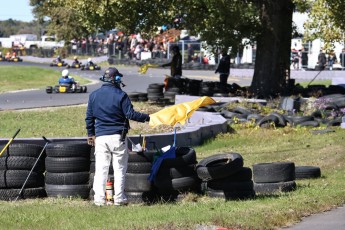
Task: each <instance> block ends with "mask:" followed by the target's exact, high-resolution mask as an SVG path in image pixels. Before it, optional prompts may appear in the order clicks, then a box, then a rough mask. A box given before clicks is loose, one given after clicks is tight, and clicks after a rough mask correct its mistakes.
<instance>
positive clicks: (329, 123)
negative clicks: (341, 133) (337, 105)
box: [327, 117, 342, 127]
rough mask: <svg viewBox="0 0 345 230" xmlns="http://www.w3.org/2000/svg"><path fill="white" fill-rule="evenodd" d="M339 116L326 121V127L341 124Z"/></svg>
mask: <svg viewBox="0 0 345 230" xmlns="http://www.w3.org/2000/svg"><path fill="white" fill-rule="evenodd" d="M341 119H342V118H341V117H337V118H335V119H333V120H331V121H329V122H328V123H327V127H333V126H340V125H341V123H342V122H341Z"/></svg>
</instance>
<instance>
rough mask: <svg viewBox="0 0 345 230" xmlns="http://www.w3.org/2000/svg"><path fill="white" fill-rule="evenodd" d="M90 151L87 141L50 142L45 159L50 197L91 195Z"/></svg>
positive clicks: (46, 182)
mask: <svg viewBox="0 0 345 230" xmlns="http://www.w3.org/2000/svg"><path fill="white" fill-rule="evenodd" d="M90 151H91V147H90V146H89V145H88V144H87V143H86V141H85V142H79V141H68V142H57V143H50V144H48V146H47V149H46V153H47V157H46V159H45V163H46V177H45V189H46V192H47V195H48V197H79V198H83V199H87V198H88V197H89V193H90V186H89V177H90Z"/></svg>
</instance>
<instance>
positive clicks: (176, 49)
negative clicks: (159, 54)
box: [172, 46, 180, 52]
mask: <svg viewBox="0 0 345 230" xmlns="http://www.w3.org/2000/svg"><path fill="white" fill-rule="evenodd" d="M172 50H173V51H175V52H179V51H180V48H178V46H174V47H173V48H172Z"/></svg>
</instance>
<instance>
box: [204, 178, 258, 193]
mask: <svg viewBox="0 0 345 230" xmlns="http://www.w3.org/2000/svg"><path fill="white" fill-rule="evenodd" d="M204 183H206V187H207V188H208V189H213V190H223V191H248V190H253V189H254V183H253V181H241V182H229V181H224V180H210V181H208V182H204Z"/></svg>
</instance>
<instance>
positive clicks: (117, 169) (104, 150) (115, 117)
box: [85, 68, 150, 206]
mask: <svg viewBox="0 0 345 230" xmlns="http://www.w3.org/2000/svg"><path fill="white" fill-rule="evenodd" d="M122 77H123V75H122V74H121V73H119V71H118V70H117V69H116V68H109V69H108V70H106V71H105V74H104V75H103V76H102V77H101V79H100V80H102V81H103V82H104V84H103V85H102V87H101V88H100V89H98V90H96V91H94V92H93V93H91V95H90V97H89V102H88V106H87V111H86V119H85V121H86V129H87V134H88V139H87V141H88V144H89V145H92V146H93V145H95V159H96V170H95V177H94V183H93V190H94V192H95V195H94V203H95V205H97V206H103V205H104V204H105V185H106V181H107V177H108V173H109V165H110V162H111V158H113V169H114V204H115V205H125V204H127V198H126V195H125V193H124V186H125V174H126V171H127V164H128V153H127V145H126V143H125V137H126V134H127V132H128V129H129V120H134V121H139V122H145V121H149V120H150V116H149V115H148V114H144V113H139V112H136V111H134V109H133V105H132V103H131V101H130V99H129V97H128V95H127V94H126V93H125V92H124V91H122V89H121V86H120V84H121V83H122V82H121V78H122Z"/></svg>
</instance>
